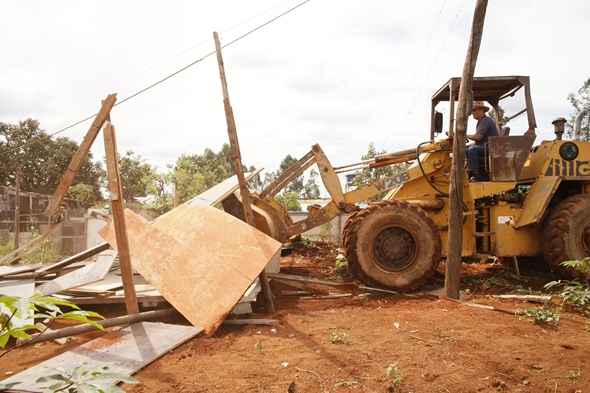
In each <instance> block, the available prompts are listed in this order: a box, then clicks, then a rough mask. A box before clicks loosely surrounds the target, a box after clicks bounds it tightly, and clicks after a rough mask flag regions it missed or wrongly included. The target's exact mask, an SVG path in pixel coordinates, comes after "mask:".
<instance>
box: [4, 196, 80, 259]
mask: <svg viewBox="0 0 590 393" xmlns="http://www.w3.org/2000/svg"><path fill="white" fill-rule="evenodd" d="M49 198H50V196H49V195H44V194H38V193H35V192H23V191H21V192H20V193H19V208H20V211H19V219H18V221H17V220H16V219H15V210H16V190H15V189H14V188H11V187H4V186H2V187H0V243H7V242H10V241H14V237H15V235H16V231H17V230H18V235H19V239H20V243H21V244H23V243H25V242H27V241H28V240H30V239H31V238H32V237H34V236H35V234H38V233H42V232H44V231H45V230H46V229H47V227H48V225H49V217H47V215H45V214H43V212H44V211H45V208H46V207H47V205H48V203H49ZM63 215H64V217H63V220H62V222H61V223H60V224H59V225H58V228H57V229H56V232H55V235H54V236H53V242H54V245H55V246H56V248H57V249H58V250H59V251H60V253H61V254H62V255H72V254H75V253H78V252H80V251H83V250H85V249H86V232H87V221H88V218H87V217H86V209H84V208H81V207H79V206H77V204H76V203H75V202H73V201H71V200H67V201H66V202H65V209H64V210H63Z"/></svg>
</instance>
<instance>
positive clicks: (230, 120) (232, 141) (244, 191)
mask: <svg viewBox="0 0 590 393" xmlns="http://www.w3.org/2000/svg"><path fill="white" fill-rule="evenodd" d="M213 39H214V41H215V52H216V54H217V64H218V66H219V77H220V80H221V90H222V93H223V107H224V109H225V120H226V122H227V134H228V137H229V145H230V149H231V156H230V159H231V163H232V166H233V169H234V173H235V174H236V176H237V177H238V184H239V188H240V197H241V199H242V207H243V209H244V217H245V218H246V222H247V223H248V224H250V225H251V226H252V227H256V223H255V221H254V212H253V211H252V199H251V197H250V189H249V188H248V182H246V179H245V178H244V168H243V166H242V156H241V153H240V144H239V141H238V132H237V129H236V121H235V118H234V112H233V109H232V107H231V104H230V102H229V91H228V88H227V80H226V78H225V66H224V64H223V56H222V54H221V44H220V42H219V34H217V32H214V33H213ZM260 282H261V284H262V290H263V291H264V295H265V296H264V297H265V300H266V306H267V308H268V310H269V311H270V312H272V313H274V312H275V305H274V300H273V295H272V291H271V290H270V285H269V283H268V279H267V278H266V275H265V273H264V270H263V271H261V272H260Z"/></svg>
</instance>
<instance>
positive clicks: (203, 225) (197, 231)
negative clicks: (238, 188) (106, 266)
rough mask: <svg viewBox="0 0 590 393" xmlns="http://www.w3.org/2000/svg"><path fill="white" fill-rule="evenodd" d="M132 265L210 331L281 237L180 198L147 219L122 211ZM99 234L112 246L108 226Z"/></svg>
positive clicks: (273, 250)
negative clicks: (154, 217)
mask: <svg viewBox="0 0 590 393" xmlns="http://www.w3.org/2000/svg"><path fill="white" fill-rule="evenodd" d="M125 218H126V220H127V229H128V237H129V245H130V249H131V260H132V263H133V266H134V268H135V269H136V270H137V271H138V272H139V273H140V274H141V275H142V276H143V277H144V278H145V279H146V280H147V281H148V282H149V283H150V284H152V285H153V286H154V287H156V288H157V289H158V290H159V291H160V293H161V294H162V296H164V298H165V299H166V300H167V301H168V302H169V303H170V304H172V305H173V306H174V308H176V309H177V310H178V311H179V312H180V313H181V314H182V315H183V316H184V317H185V318H186V319H188V320H189V321H190V322H191V323H192V324H193V325H195V326H202V327H203V329H204V330H205V332H206V333H207V334H211V333H213V332H214V331H215V330H216V329H217V327H218V326H219V325H220V324H221V322H222V321H223V319H224V318H225V316H226V315H227V314H228V313H229V312H230V311H231V310H232V308H233V307H234V306H235V305H236V304H237V303H238V301H239V300H240V298H241V297H242V295H243V294H244V292H246V290H247V289H248V287H249V286H250V284H251V283H252V282H253V281H254V280H255V279H256V277H258V275H259V274H260V272H261V271H262V269H263V268H264V267H265V266H266V264H267V263H268V262H269V261H270V260H271V259H272V258H273V256H275V255H277V253H278V252H279V250H280V247H281V243H279V242H277V241H276V240H274V239H272V238H271V237H269V236H267V235H265V234H264V233H262V232H260V231H259V230H257V229H256V228H253V227H251V226H250V225H248V224H246V223H244V222H243V221H241V220H239V219H237V218H235V217H233V216H231V215H229V214H227V213H225V212H223V211H221V210H219V209H215V208H213V207H210V206H203V205H189V204H184V205H181V206H179V207H178V208H176V209H174V210H172V211H170V212H168V213H167V214H165V215H162V216H160V217H158V219H157V220H155V221H154V223H153V224H150V223H148V222H147V221H146V220H145V219H144V218H143V217H141V216H139V215H137V214H135V213H133V212H132V211H131V210H129V209H127V210H126V211H125ZM101 235H102V236H103V237H104V238H105V239H107V241H108V242H109V243H110V244H111V245H112V246H115V239H114V233H113V230H112V226H111V225H109V227H108V228H106V230H104V231H102V233H101Z"/></svg>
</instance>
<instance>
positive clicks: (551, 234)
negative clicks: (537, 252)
mask: <svg viewBox="0 0 590 393" xmlns="http://www.w3.org/2000/svg"><path fill="white" fill-rule="evenodd" d="M544 227H545V231H544V233H543V257H544V259H545V262H546V263H547V264H549V266H550V267H551V268H552V269H553V270H554V271H556V272H558V273H560V274H562V275H563V276H565V277H569V278H575V277H576V276H578V274H577V273H576V272H575V271H573V270H572V269H568V268H564V267H563V266H561V265H560V264H561V262H563V261H569V260H574V259H582V258H584V257H587V256H590V195H588V194H578V195H574V196H570V197H568V198H566V199H564V200H563V201H561V202H559V203H558V204H557V205H556V206H555V207H553V209H551V212H550V213H549V216H548V217H547V220H546V221H545V225H544Z"/></svg>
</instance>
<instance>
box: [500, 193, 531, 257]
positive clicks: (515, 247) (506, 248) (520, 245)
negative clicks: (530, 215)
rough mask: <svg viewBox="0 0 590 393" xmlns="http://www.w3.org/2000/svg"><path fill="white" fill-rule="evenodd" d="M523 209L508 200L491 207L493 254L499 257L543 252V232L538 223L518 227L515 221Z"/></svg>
mask: <svg viewBox="0 0 590 393" xmlns="http://www.w3.org/2000/svg"><path fill="white" fill-rule="evenodd" d="M522 213H523V209H522V208H520V207H517V206H512V205H510V204H508V203H506V202H501V203H500V204H498V205H496V206H493V207H491V208H490V229H491V232H493V233H494V236H492V250H493V254H494V255H496V256H498V257H509V256H534V255H538V254H539V253H541V232H540V227H539V226H538V225H530V226H528V227H526V228H521V229H517V228H515V227H514V223H515V222H516V221H517V220H518V219H519V217H520V215H521V214H522Z"/></svg>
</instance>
